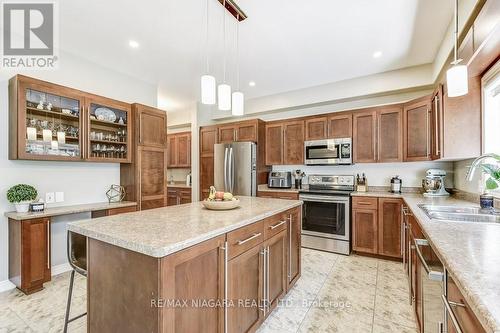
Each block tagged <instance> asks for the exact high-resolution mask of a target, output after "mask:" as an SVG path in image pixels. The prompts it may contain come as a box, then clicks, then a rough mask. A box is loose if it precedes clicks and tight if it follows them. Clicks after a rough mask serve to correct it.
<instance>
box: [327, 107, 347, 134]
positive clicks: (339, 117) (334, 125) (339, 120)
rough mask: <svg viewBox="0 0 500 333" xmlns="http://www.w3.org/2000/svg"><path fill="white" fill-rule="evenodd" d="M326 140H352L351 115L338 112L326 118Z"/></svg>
mask: <svg viewBox="0 0 500 333" xmlns="http://www.w3.org/2000/svg"><path fill="white" fill-rule="evenodd" d="M328 138H329V139H335V138H352V113H351V112H339V113H334V114H333V115H330V116H329V117H328Z"/></svg>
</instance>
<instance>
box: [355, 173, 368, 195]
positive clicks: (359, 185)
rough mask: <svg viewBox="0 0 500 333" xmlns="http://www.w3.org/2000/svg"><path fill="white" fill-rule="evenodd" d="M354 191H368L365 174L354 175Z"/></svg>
mask: <svg viewBox="0 0 500 333" xmlns="http://www.w3.org/2000/svg"><path fill="white" fill-rule="evenodd" d="M356 191H357V192H367V191H368V183H367V180H366V176H365V174H364V173H363V175H362V176H361V177H360V176H359V174H357V175H356Z"/></svg>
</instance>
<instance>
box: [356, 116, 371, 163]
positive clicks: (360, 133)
mask: <svg viewBox="0 0 500 333" xmlns="http://www.w3.org/2000/svg"><path fill="white" fill-rule="evenodd" d="M352 149H353V162H354V163H375V162H377V151H376V149H377V111H376V110H375V109H368V110H366V111H359V112H354V113H353V148H352Z"/></svg>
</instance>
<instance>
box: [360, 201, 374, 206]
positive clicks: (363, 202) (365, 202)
mask: <svg viewBox="0 0 500 333" xmlns="http://www.w3.org/2000/svg"><path fill="white" fill-rule="evenodd" d="M357 204H358V205H362V206H370V205H372V203H371V202H367V201H358V202H357Z"/></svg>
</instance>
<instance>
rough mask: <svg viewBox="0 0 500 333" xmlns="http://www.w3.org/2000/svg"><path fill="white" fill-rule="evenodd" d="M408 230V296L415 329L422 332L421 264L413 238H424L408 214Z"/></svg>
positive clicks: (413, 219)
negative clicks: (411, 306) (413, 314)
mask: <svg viewBox="0 0 500 333" xmlns="http://www.w3.org/2000/svg"><path fill="white" fill-rule="evenodd" d="M408 222H409V225H408V231H409V242H410V253H409V259H408V261H409V282H410V289H411V290H410V297H411V304H412V305H413V310H414V313H415V320H416V322H417V331H419V332H423V325H424V318H423V304H422V269H423V268H422V265H421V264H419V258H418V256H417V251H416V248H415V239H419V238H424V235H423V233H422V229H421V228H420V226H419V225H418V223H417V221H416V220H415V218H414V217H413V216H412V215H410V216H408Z"/></svg>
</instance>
